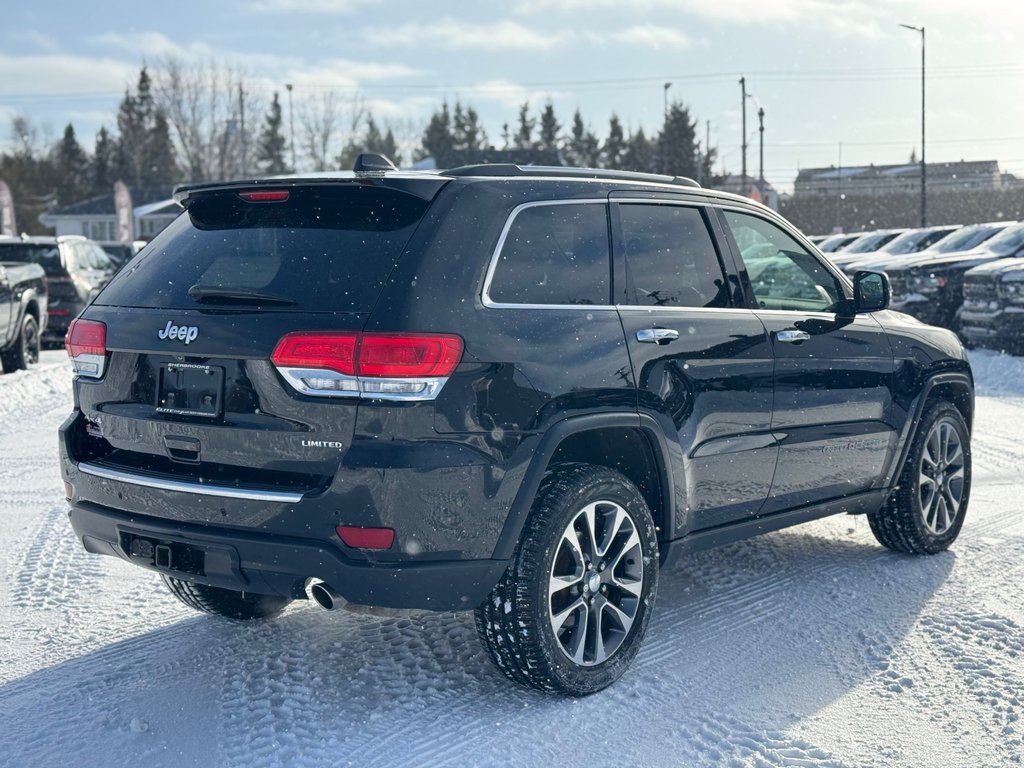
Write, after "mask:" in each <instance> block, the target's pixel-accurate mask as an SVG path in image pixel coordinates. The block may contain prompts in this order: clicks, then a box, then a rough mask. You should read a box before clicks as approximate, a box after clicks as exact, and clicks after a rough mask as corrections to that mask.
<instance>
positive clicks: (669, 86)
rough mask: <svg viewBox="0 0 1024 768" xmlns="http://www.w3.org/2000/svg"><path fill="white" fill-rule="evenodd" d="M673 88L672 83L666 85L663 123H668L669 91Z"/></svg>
mask: <svg viewBox="0 0 1024 768" xmlns="http://www.w3.org/2000/svg"><path fill="white" fill-rule="evenodd" d="M671 87H672V83H665V107H664V110H663V111H662V122H663V123H667V122H668V89H669V88H671Z"/></svg>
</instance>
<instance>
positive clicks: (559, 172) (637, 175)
mask: <svg viewBox="0 0 1024 768" xmlns="http://www.w3.org/2000/svg"><path fill="white" fill-rule="evenodd" d="M441 175H442V176H455V177H459V176H558V177H562V178H565V177H572V178H580V179H610V180H613V181H646V182H648V183H654V184H675V185H676V186H681V187H697V188H699V187H700V184H698V183H697V182H696V181H694V180H693V179H690V178H687V177H686V176H667V175H664V174H660V173H641V172H639V171H613V170H609V169H606V168H573V167H564V166H560V165H514V164H512V163H480V164H477V165H462V166H459V167H458V168H450V169H448V170H444V171H441Z"/></svg>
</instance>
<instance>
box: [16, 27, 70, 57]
mask: <svg viewBox="0 0 1024 768" xmlns="http://www.w3.org/2000/svg"><path fill="white" fill-rule="evenodd" d="M10 37H11V39H12V40H22V41H24V42H26V43H29V44H30V45H34V46H35V47H36V48H39V49H41V50H43V51H46V52H47V53H56V52H57V51H59V50H60V44H59V43H58V42H57V40H56V39H55V38H53V37H50V36H49V35H44V34H43V33H42V32H39V31H38V30H35V29H30V30H28V31H26V32H18V33H15V34H12V35H10Z"/></svg>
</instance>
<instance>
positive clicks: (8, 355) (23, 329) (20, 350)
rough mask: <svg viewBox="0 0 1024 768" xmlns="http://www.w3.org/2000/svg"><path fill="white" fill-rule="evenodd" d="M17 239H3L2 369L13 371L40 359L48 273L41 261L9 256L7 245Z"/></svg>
mask: <svg viewBox="0 0 1024 768" xmlns="http://www.w3.org/2000/svg"><path fill="white" fill-rule="evenodd" d="M20 243H21V241H20V240H18V239H17V238H6V237H5V238H0V369H2V370H3V372H4V373H11V372H12V371H18V370H21V369H23V368H27V367H28V366H30V365H33V364H35V363H36V362H38V360H39V336H40V334H41V333H42V332H43V331H44V330H45V329H46V322H47V314H46V306H47V301H46V273H45V272H44V271H43V268H42V267H40V266H39V265H38V264H25V263H22V262H21V261H20V260H18V259H8V258H7V257H8V256H11V255H12V253H11V251H10V249H8V248H7V247H6V246H7V245H13V246H15V247H19V246H20Z"/></svg>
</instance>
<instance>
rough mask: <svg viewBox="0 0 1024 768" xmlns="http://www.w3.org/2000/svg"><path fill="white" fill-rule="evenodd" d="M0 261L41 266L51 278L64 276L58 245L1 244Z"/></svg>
mask: <svg viewBox="0 0 1024 768" xmlns="http://www.w3.org/2000/svg"><path fill="white" fill-rule="evenodd" d="M0 261H17V262H22V263H25V264H39V265H41V266H42V268H43V270H45V272H46V274H47V275H48V276H50V277H55V276H59V275H63V274H64V270H63V268H62V267H61V265H60V251H59V250H58V248H57V246H56V245H41V244H39V243H0Z"/></svg>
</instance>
